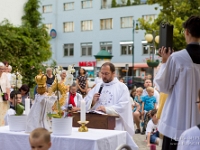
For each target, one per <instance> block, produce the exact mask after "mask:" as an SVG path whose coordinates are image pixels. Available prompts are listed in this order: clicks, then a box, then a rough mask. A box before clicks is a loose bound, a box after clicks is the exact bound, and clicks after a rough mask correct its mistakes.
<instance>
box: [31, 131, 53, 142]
mask: <svg viewBox="0 0 200 150" xmlns="http://www.w3.org/2000/svg"><path fill="white" fill-rule="evenodd" d="M38 138H42V139H43V140H44V142H45V143H49V142H51V135H50V132H49V131H48V130H47V129H45V128H36V129H35V130H33V131H32V132H31V133H30V136H29V140H31V139H38Z"/></svg>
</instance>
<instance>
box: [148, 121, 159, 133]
mask: <svg viewBox="0 0 200 150" xmlns="http://www.w3.org/2000/svg"><path fill="white" fill-rule="evenodd" d="M156 131H158V124H154V123H153V121H152V120H149V122H148V124H147V128H146V135H147V134H148V133H149V132H150V133H151V134H154V133H156Z"/></svg>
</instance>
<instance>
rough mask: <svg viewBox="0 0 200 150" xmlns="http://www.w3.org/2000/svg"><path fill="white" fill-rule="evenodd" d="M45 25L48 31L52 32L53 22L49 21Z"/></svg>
mask: <svg viewBox="0 0 200 150" xmlns="http://www.w3.org/2000/svg"><path fill="white" fill-rule="evenodd" d="M45 26H46V30H47V32H48V33H49V34H50V31H51V29H52V24H51V23H47V24H45Z"/></svg>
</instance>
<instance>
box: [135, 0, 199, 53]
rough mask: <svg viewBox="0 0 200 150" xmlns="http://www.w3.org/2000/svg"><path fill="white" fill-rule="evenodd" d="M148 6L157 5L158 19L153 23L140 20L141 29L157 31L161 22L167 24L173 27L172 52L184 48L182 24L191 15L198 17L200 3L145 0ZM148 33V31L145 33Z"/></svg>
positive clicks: (193, 0)
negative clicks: (158, 10)
mask: <svg viewBox="0 0 200 150" xmlns="http://www.w3.org/2000/svg"><path fill="white" fill-rule="evenodd" d="M147 3H148V4H150V5H151V4H159V5H160V7H156V8H155V9H160V13H159V15H158V17H157V18H156V19H155V20H154V22H153V23H149V22H145V20H144V19H143V18H140V19H139V20H138V21H139V22H140V25H141V28H142V29H145V30H148V29H153V30H159V25H160V24H161V23H162V22H168V23H170V24H172V25H174V38H173V41H174V50H180V49H183V48H185V45H186V43H185V39H184V35H183V34H182V33H181V31H182V30H183V28H182V23H183V22H184V21H186V20H187V19H188V17H190V16H191V15H200V1H199V0H170V1H169V0H147ZM147 32H148V31H147Z"/></svg>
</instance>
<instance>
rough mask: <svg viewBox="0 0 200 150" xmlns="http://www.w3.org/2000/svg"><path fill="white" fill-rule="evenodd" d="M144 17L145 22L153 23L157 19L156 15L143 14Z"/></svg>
mask: <svg viewBox="0 0 200 150" xmlns="http://www.w3.org/2000/svg"><path fill="white" fill-rule="evenodd" d="M142 18H144V21H145V22H149V23H153V22H154V20H155V19H156V15H143V16H142Z"/></svg>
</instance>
